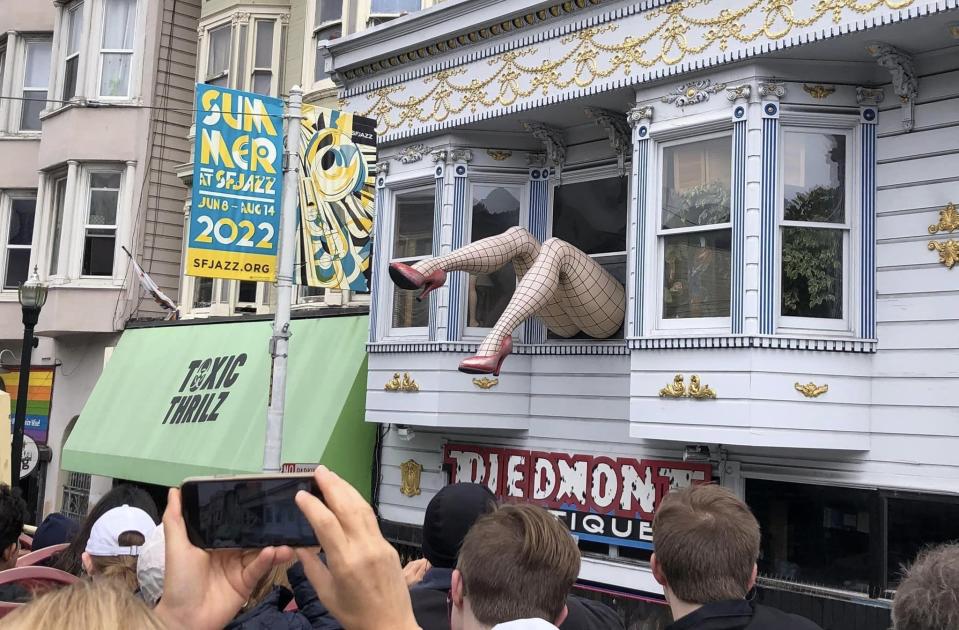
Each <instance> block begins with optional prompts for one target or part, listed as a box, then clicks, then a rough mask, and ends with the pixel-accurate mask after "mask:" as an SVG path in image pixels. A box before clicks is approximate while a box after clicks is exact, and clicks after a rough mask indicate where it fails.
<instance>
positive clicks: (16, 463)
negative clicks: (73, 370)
mask: <svg viewBox="0 0 959 630" xmlns="http://www.w3.org/2000/svg"><path fill="white" fill-rule="evenodd" d="M38 319H40V309H38V308H29V307H24V309H23V346H21V348H20V382H19V383H18V384H17V409H16V413H15V414H14V416H13V443H12V444H11V445H10V487H11V488H16V487H17V485H19V483H20V457H21V456H22V455H23V428H24V425H26V423H27V396H28V395H29V388H30V362H31V361H32V360H33V327H34V326H36V325H37V320H38Z"/></svg>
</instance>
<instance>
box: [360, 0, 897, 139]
mask: <svg viewBox="0 0 959 630" xmlns="http://www.w3.org/2000/svg"><path fill="white" fill-rule="evenodd" d="M583 1H584V2H585V0H583ZM914 2H915V0H861V1H858V2H856V1H854V0H822V1H821V2H816V3H815V4H813V6H812V7H811V8H810V9H808V11H809V13H808V14H806V15H804V16H797V15H796V14H795V11H796V9H795V8H794V7H793V3H792V2H791V1H790V0H749V1H748V2H747V3H746V4H744V5H742V6H739V7H736V8H729V7H727V6H724V5H721V4H720V5H716V9H712V7H711V6H709V3H707V2H705V0H682V1H679V2H671V3H668V4H666V5H663V6H660V7H657V8H655V9H652V10H650V11H645V12H644V13H643V19H644V20H645V22H646V23H647V24H648V25H649V27H648V28H645V29H641V30H636V29H629V30H628V32H619V33H617V29H619V25H618V24H616V23H614V22H610V23H606V24H602V25H597V26H592V27H589V28H585V29H583V30H580V31H577V32H574V33H570V34H568V35H563V36H561V37H559V38H557V39H558V42H557V41H556V40H550V41H547V42H545V44H546V45H545V46H544V47H543V48H542V49H541V48H540V47H538V46H533V45H527V46H523V47H519V48H516V49H513V50H508V51H506V52H503V53H500V54H498V55H496V56H494V57H491V58H489V59H487V60H485V61H478V62H476V64H474V66H468V65H467V66H459V67H452V68H444V69H442V70H438V71H436V72H433V73H432V74H429V75H426V76H425V77H423V78H422V79H420V80H419V83H420V84H421V85H423V87H424V88H425V89H424V93H422V94H420V95H411V96H410V95H405V94H403V93H404V92H405V91H406V89H407V88H406V85H405V84H402V83H400V84H395V85H390V86H386V87H382V88H379V89H377V90H375V91H372V92H369V93H363V94H357V95H356V96H354V97H351V98H348V99H344V100H343V101H342V103H343V106H344V108H345V109H351V110H355V111H356V112H357V114H359V115H361V116H368V117H371V118H375V119H377V120H378V121H379V123H380V126H379V132H380V133H382V134H388V133H390V132H392V131H393V130H396V129H399V128H401V127H414V126H417V125H419V124H421V123H441V122H444V121H445V120H447V119H448V118H450V117H451V116H457V115H459V114H462V113H464V112H469V113H475V112H476V111H477V110H478V109H479V108H484V109H488V108H492V107H509V106H511V105H513V104H514V103H516V102H517V101H518V100H520V99H525V98H528V97H530V96H532V95H533V94H538V95H541V96H549V95H551V94H554V93H557V92H560V91H563V90H566V89H568V88H586V87H589V86H590V85H592V84H593V83H594V82H596V81H598V80H601V79H608V78H609V77H611V76H613V75H614V74H620V75H630V74H633V73H635V72H636V71H641V70H644V69H648V68H652V67H654V66H657V65H660V64H662V65H666V66H674V65H676V64H679V63H682V62H685V61H687V60H688V57H690V56H692V55H698V54H701V53H703V52H705V51H707V50H708V49H710V48H713V47H715V48H716V49H717V50H718V51H719V52H725V51H726V50H728V48H729V46H730V43H736V44H748V43H752V42H757V41H773V40H782V39H785V38H786V37H788V36H789V35H790V34H791V33H792V32H793V30H795V29H803V28H808V27H810V26H812V25H813V24H815V23H817V22H819V21H820V20H822V19H823V18H826V19H829V17H831V19H832V22H833V23H834V24H841V23H842V21H843V18H844V16H846V15H847V14H849V13H852V14H860V15H863V14H867V13H869V12H871V11H873V10H875V9H877V8H879V7H881V6H883V7H887V8H889V9H894V10H898V9H903V8H905V7H908V6H910V5H912V4H913V3H914ZM567 4H569V5H570V6H571V7H572V6H574V4H573V3H563V4H562V5H560V6H561V7H563V9H564V10H565V9H566V5H567ZM575 6H578V4H577V5H575ZM707 11H709V13H707ZM550 12H552V9H550ZM704 13H706V14H705V15H704ZM827 16H828V17H827ZM517 20H521V21H526V20H523V19H522V18H517ZM753 25H755V26H753ZM500 26H501V27H502V28H501V30H497V32H495V33H494V32H493V28H495V27H493V28H490V29H489V32H490V33H492V34H494V35H495V34H497V33H499V32H502V31H508V30H512V28H513V25H512V23H511V22H504V23H503V24H502V25H500ZM483 30H484V29H480V31H479V34H478V35H477V38H482V37H483ZM612 33H617V35H618V36H613V35H610V34H612ZM464 38H465V39H464ZM457 40H463V41H457ZM470 41H472V38H471V37H470V36H469V35H462V36H459V37H458V38H457V39H456V40H450V41H449V42H445V43H446V44H449V46H443V45H442V44H443V43H441V44H440V45H439V46H438V47H437V50H438V52H446V51H447V50H449V49H450V48H456V47H457V46H458V45H459V44H468V43H470ZM432 48H433V46H430V47H428V48H424V49H421V50H420V51H418V53H427V56H428V54H431V52H430V51H431V49H432ZM547 51H548V52H547ZM544 52H546V55H545V56H543V55H541V53H544ZM408 54H410V53H404V54H403V55H400V56H398V57H393V58H391V59H389V60H381V61H377V62H375V63H373V64H372V66H371V69H372V70H374V71H375V70H379V69H381V68H392V67H394V66H395V65H397V64H399V63H401V62H403V61H407V60H410V61H411V60H412V59H404V58H403V57H404V55H408ZM394 61H395V63H394ZM483 64H485V65H486V66H488V67H490V68H491V71H490V73H489V75H488V76H486V77H482V75H480V76H478V75H477V73H476V72H475V70H476V68H481V67H483ZM482 74H485V73H482ZM347 77H348V78H349V73H347ZM760 94H761V95H762V90H760Z"/></svg>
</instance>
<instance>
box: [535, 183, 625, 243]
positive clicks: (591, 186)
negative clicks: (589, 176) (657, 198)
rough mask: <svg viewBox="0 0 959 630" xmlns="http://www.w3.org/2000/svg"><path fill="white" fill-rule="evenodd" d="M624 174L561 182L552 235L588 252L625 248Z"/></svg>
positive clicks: (556, 199) (554, 210)
mask: <svg viewBox="0 0 959 630" xmlns="http://www.w3.org/2000/svg"><path fill="white" fill-rule="evenodd" d="M628 198H629V181H628V179H627V178H626V177H610V178H607V179H596V180H593V181H589V182H580V183H577V184H563V185H562V186H559V187H558V188H557V189H556V194H555V197H554V200H553V236H555V237H556V238H560V239H563V240H564V241H566V242H568V243H571V244H572V245H575V246H576V247H578V248H580V249H581V250H583V251H584V252H586V253H587V254H603V253H609V252H624V251H626V221H627V201H628Z"/></svg>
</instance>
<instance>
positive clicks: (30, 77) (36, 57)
mask: <svg viewBox="0 0 959 630" xmlns="http://www.w3.org/2000/svg"><path fill="white" fill-rule="evenodd" d="M50 46H51V43H50V42H28V43H27V66H26V68H25V69H24V75H23V87H24V88H26V89H29V88H43V89H44V90H46V89H47V86H48V85H49V84H50Z"/></svg>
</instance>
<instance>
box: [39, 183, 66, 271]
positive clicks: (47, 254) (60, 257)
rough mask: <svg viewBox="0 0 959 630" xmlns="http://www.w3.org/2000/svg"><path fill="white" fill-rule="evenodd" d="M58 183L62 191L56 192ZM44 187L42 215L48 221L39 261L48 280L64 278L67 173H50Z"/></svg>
mask: <svg viewBox="0 0 959 630" xmlns="http://www.w3.org/2000/svg"><path fill="white" fill-rule="evenodd" d="M60 182H63V191H62V192H60V191H59V190H58V186H59V184H60ZM44 185H45V187H46V188H47V190H48V192H47V194H46V198H47V202H46V205H47V207H45V208H44V213H45V214H47V216H49V219H48V220H47V221H46V224H47V225H46V228H45V235H44V237H45V239H46V247H45V248H44V249H45V251H44V252H43V253H42V254H41V255H42V258H39V257H38V259H39V260H42V261H43V265H44V266H45V272H46V275H47V277H49V278H66V277H67V275H68V272H67V269H68V268H69V264H70V263H69V260H68V256H65V255H64V254H65V251H64V244H65V243H68V242H69V240H70V239H69V238H64V229H65V227H66V226H67V216H66V215H67V204H68V197H69V193H70V181H69V172H68V171H58V172H56V173H50V174H48V175H47V176H46V177H45V184H44ZM58 207H59V208H60V210H62V212H61V213H60V226H59V228H58V227H57V214H58V213H57V208H58ZM54 253H56V256H57V271H56V273H53V269H52V263H53V255H54Z"/></svg>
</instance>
